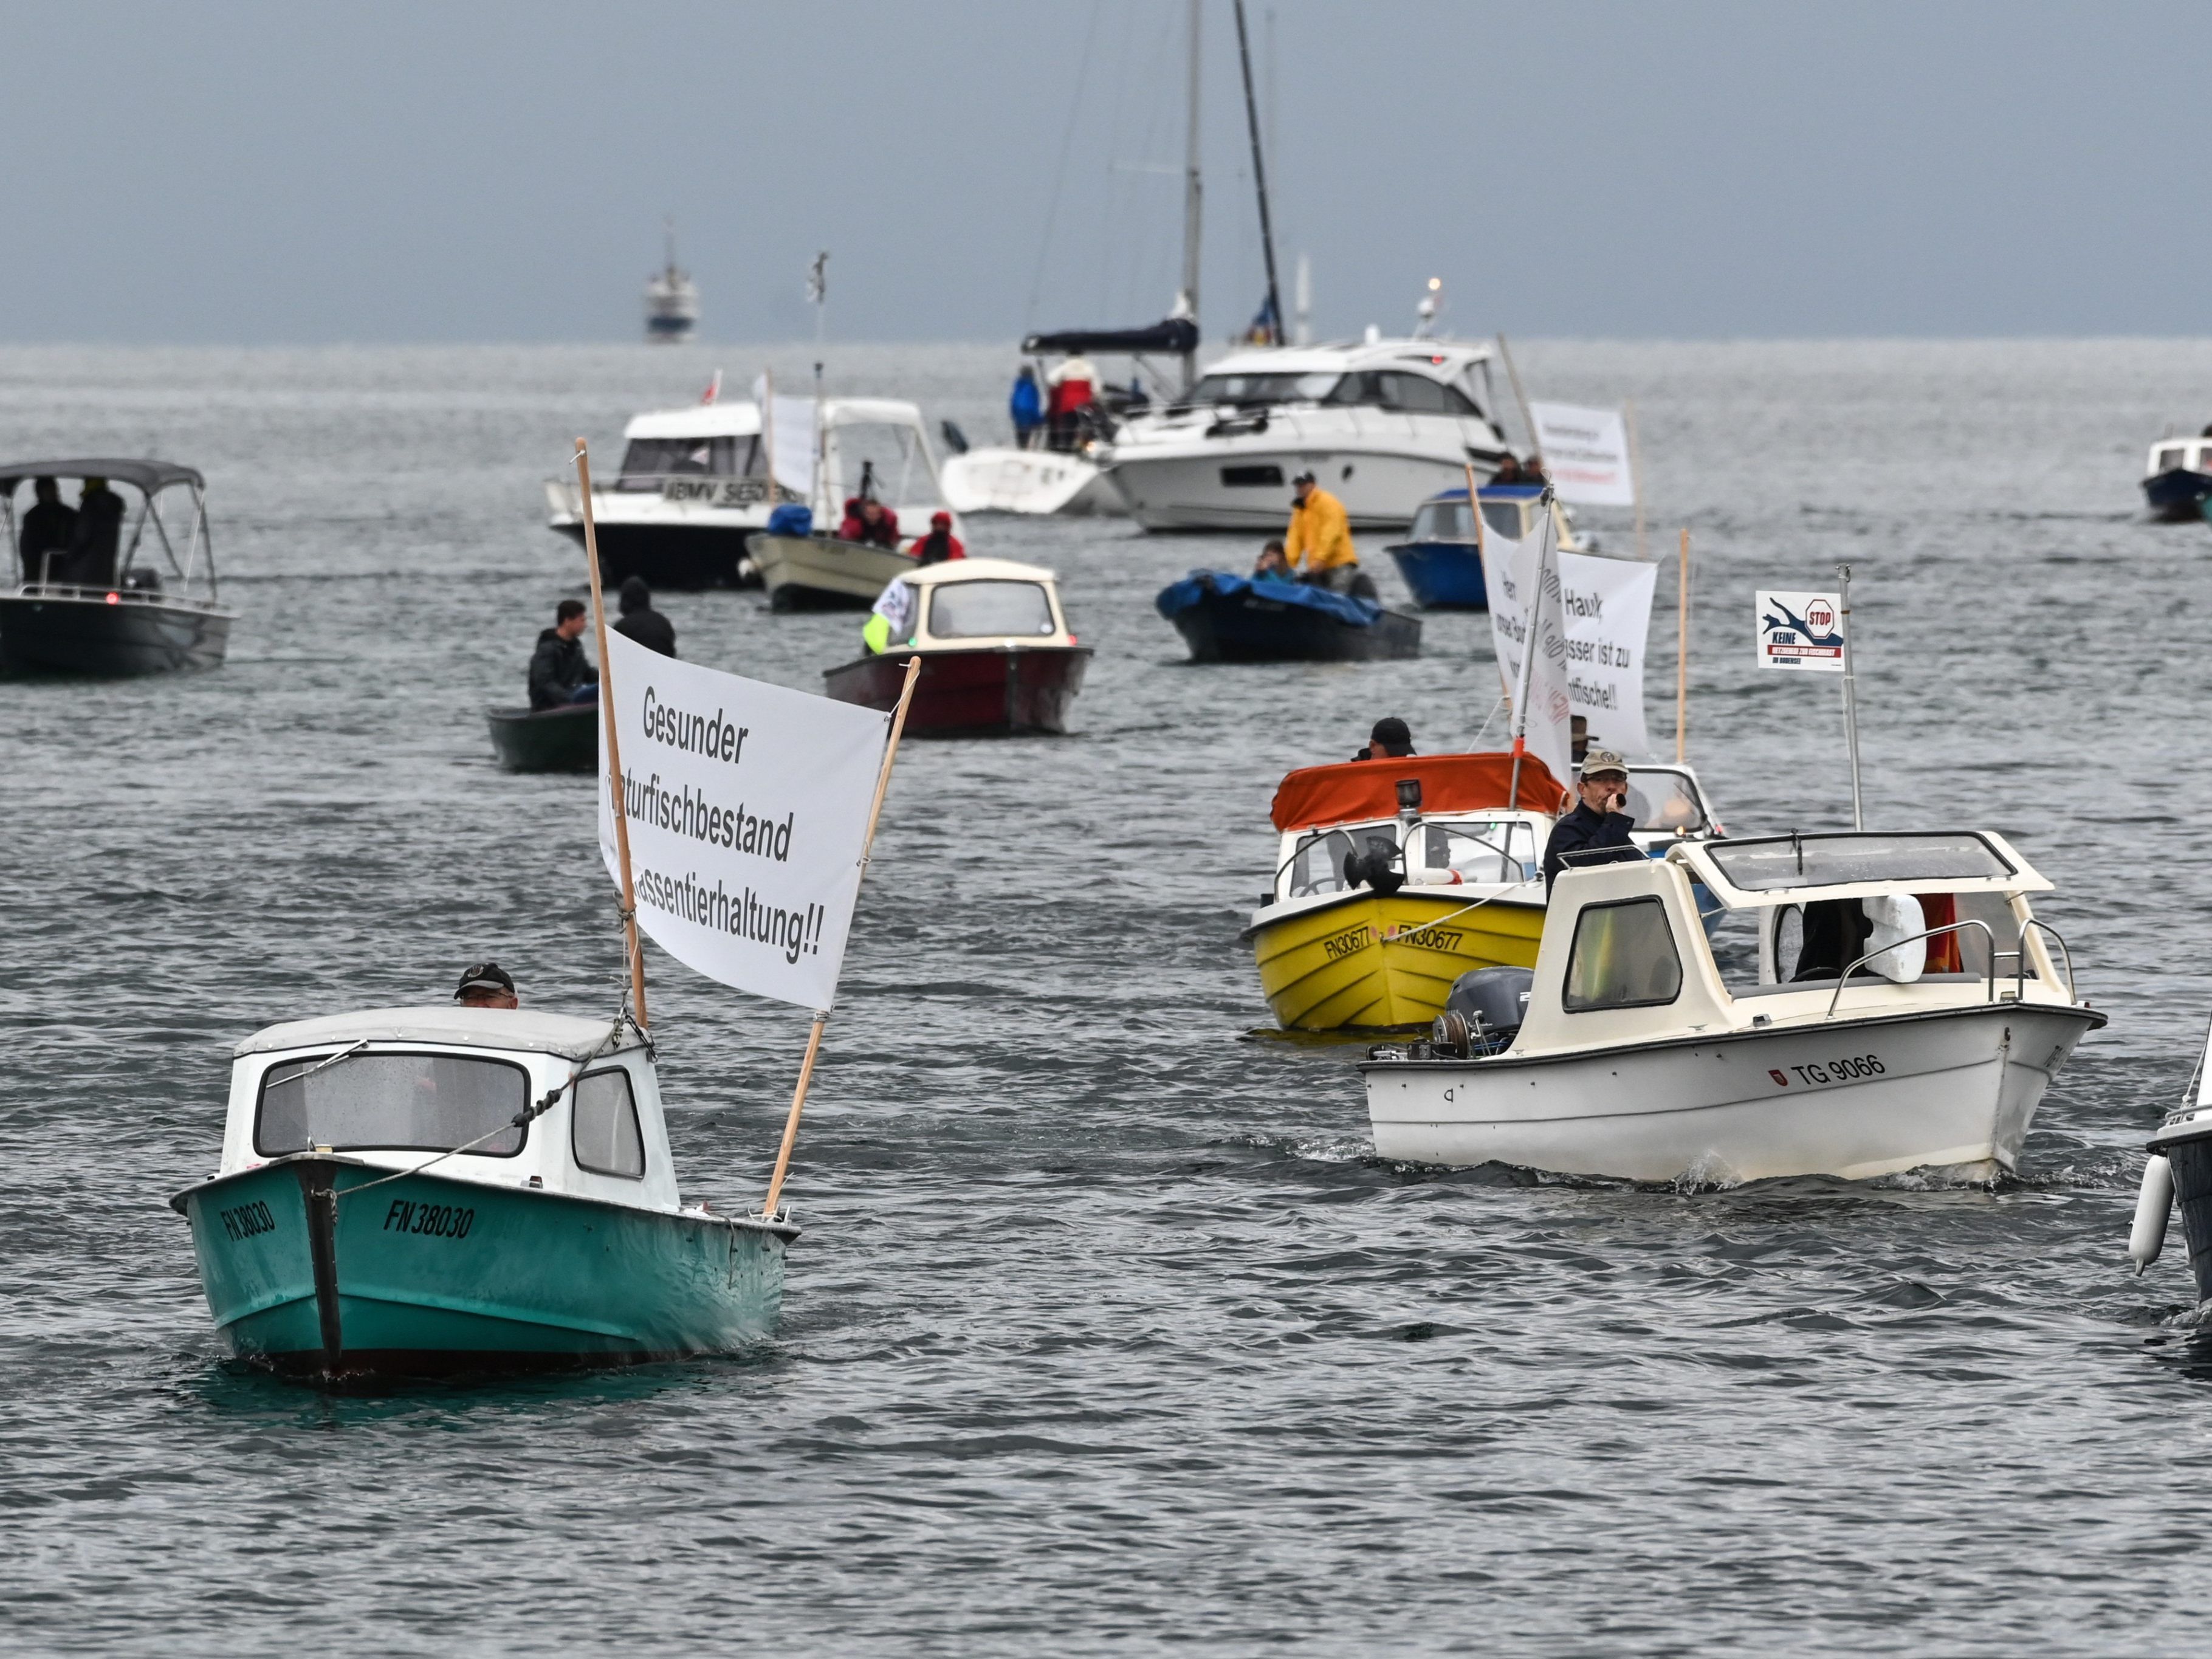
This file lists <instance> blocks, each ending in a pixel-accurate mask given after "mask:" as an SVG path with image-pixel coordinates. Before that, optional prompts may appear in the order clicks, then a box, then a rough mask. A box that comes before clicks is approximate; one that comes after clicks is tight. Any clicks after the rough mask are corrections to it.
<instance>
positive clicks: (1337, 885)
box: [1288, 829, 1352, 898]
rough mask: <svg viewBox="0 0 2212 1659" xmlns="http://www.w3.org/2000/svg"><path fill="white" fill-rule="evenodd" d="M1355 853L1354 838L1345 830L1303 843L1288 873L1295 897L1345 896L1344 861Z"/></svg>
mask: <svg viewBox="0 0 2212 1659" xmlns="http://www.w3.org/2000/svg"><path fill="white" fill-rule="evenodd" d="M1351 853H1352V837H1351V836H1347V835H1346V834H1345V833H1344V831H1343V830H1341V829H1331V830H1329V831H1328V832H1327V833H1326V834H1323V835H1318V836H1308V837H1307V838H1306V839H1305V840H1304V841H1303V842H1299V843H1298V850H1297V853H1296V854H1293V855H1292V856H1291V867H1290V871H1289V872H1288V873H1289V875H1290V882H1291V887H1290V893H1291V897H1292V898H1310V897H1311V896H1313V895H1314V894H1316V893H1340V892H1342V891H1343V890H1344V860H1346V858H1348V857H1349V856H1350V855H1351Z"/></svg>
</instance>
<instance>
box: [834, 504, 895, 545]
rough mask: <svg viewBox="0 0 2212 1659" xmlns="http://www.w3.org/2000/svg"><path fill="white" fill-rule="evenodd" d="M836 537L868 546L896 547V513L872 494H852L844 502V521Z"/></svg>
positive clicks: (838, 528) (838, 527)
mask: <svg viewBox="0 0 2212 1659" xmlns="http://www.w3.org/2000/svg"><path fill="white" fill-rule="evenodd" d="M837 539H838V540H840V541H846V542H860V543H862V544H865V545H866V546H869V547H890V548H896V546H897V545H898V544H899V534H898V514H897V513H894V512H892V511H891V510H890V508H889V507H885V506H884V504H883V503H882V502H881V501H878V500H876V498H875V497H874V496H872V495H854V496H853V497H852V498H850V499H849V500H848V501H846V503H845V520H844V522H843V523H842V524H840V525H839V526H837Z"/></svg>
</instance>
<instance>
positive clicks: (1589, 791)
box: [1544, 749, 1636, 890]
mask: <svg viewBox="0 0 2212 1659" xmlns="http://www.w3.org/2000/svg"><path fill="white" fill-rule="evenodd" d="M1575 793H1577V794H1578V795H1580V796H1581V797H1582V800H1581V803H1580V805H1577V807H1576V808H1575V810H1574V811H1571V812H1570V813H1568V814H1567V815H1566V817H1563V818H1561V819H1560V820H1559V822H1558V823H1555V824H1553V826H1552V838H1551V840H1550V841H1548V842H1546V843H1545V844H1544V885H1545V887H1546V888H1547V890H1548V889H1549V888H1550V886H1551V884H1552V883H1553V881H1554V880H1556V879H1557V878H1558V877H1559V872H1560V871H1561V870H1562V869H1564V868H1565V867H1566V855H1567V854H1569V853H1579V852H1582V851H1583V850H1584V849H1585V848H1598V847H1629V846H1633V845H1634V843H1633V842H1631V841H1630V840H1629V838H1628V832H1629V831H1630V830H1632V829H1635V828H1636V820H1635V819H1634V818H1632V817H1629V816H1628V815H1627V814H1626V812H1624V811H1621V810H1620V809H1621V808H1622V807H1624V806H1626V805H1627V804H1628V763H1627V762H1626V761H1624V760H1622V759H1621V757H1620V756H1618V755H1616V754H1614V753H1613V750H1610V749H1593V750H1590V751H1589V753H1588V754H1587V755H1585V756H1583V770H1582V776H1581V777H1580V779H1578V780H1577V782H1576V785H1575Z"/></svg>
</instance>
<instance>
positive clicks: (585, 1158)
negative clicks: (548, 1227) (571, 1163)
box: [568, 1066, 645, 1180]
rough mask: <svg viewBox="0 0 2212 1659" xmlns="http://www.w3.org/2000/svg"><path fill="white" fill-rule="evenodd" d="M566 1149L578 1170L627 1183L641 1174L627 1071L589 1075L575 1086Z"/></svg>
mask: <svg viewBox="0 0 2212 1659" xmlns="http://www.w3.org/2000/svg"><path fill="white" fill-rule="evenodd" d="M568 1146H569V1149H570V1150H571V1151H572V1152H574V1153H575V1155H576V1167H577V1168H578V1169H580V1170H596V1171H598V1172H599V1174H600V1175H611V1176H629V1178H630V1179H631V1180H635V1179H636V1178H637V1177H639V1176H642V1175H643V1174H644V1173H645V1140H644V1138H643V1137H642V1136H641V1135H640V1134H639V1133H638V1131H637V1102H636V1101H635V1100H634V1099H632V1098H631V1097H630V1088H629V1072H627V1071H626V1070H624V1069H623V1067H621V1066H615V1067H613V1068H612V1069H611V1070H609V1071H605V1072H593V1073H592V1074H591V1075H590V1076H588V1077H586V1078H585V1079H582V1081H580V1082H579V1083H578V1084H577V1085H576V1106H575V1110H574V1113H573V1114H572V1115H571V1116H570V1119H569V1130H568Z"/></svg>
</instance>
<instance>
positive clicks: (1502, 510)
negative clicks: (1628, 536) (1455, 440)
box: [1406, 483, 1597, 553]
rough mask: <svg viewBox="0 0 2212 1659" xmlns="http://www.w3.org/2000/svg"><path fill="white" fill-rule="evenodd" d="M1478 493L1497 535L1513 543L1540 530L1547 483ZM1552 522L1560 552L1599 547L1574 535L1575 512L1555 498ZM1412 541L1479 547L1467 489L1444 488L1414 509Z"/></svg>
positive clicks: (1496, 487) (1490, 486)
mask: <svg viewBox="0 0 2212 1659" xmlns="http://www.w3.org/2000/svg"><path fill="white" fill-rule="evenodd" d="M1480 499H1481V503H1482V521H1483V524H1484V525H1485V526H1486V527H1487V528H1488V530H1489V531H1490V532H1491V533H1492V534H1493V535H1498V536H1510V538H1513V539H1514V540H1515V541H1526V540H1527V539H1528V538H1529V537H1531V536H1533V535H1534V534H1535V533H1536V525H1537V521H1538V520H1537V515H1538V514H1539V513H1541V512H1542V511H1543V506H1544V487H1543V486H1542V485H1541V484H1517V483H1516V484H1485V485H1483V487H1482V489H1481V491H1480ZM1552 525H1553V531H1554V532H1555V533H1556V534H1557V535H1558V537H1559V544H1558V545H1559V551H1560V552H1562V553H1590V552H1595V550H1596V547H1597V544H1596V543H1595V541H1594V540H1593V541H1589V542H1580V541H1577V540H1576V539H1575V526H1574V515H1573V514H1572V513H1569V512H1568V511H1567V509H1566V508H1565V507H1562V506H1561V505H1560V504H1559V501H1557V499H1554V500H1553V502H1552ZM1406 539H1407V541H1408V542H1449V543H1452V544H1456V545H1461V546H1470V547H1471V546H1474V545H1475V535H1474V514H1473V513H1470V512H1468V506H1467V488H1466V486H1465V485H1463V484H1462V486H1461V487H1460V488H1459V489H1441V490H1438V491H1437V493H1436V494H1435V495H1431V496H1430V497H1429V499H1428V500H1426V501H1423V502H1422V503H1421V504H1420V505H1419V507H1415V508H1414V509H1413V529H1412V531H1411V532H1408V534H1407V538H1406Z"/></svg>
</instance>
